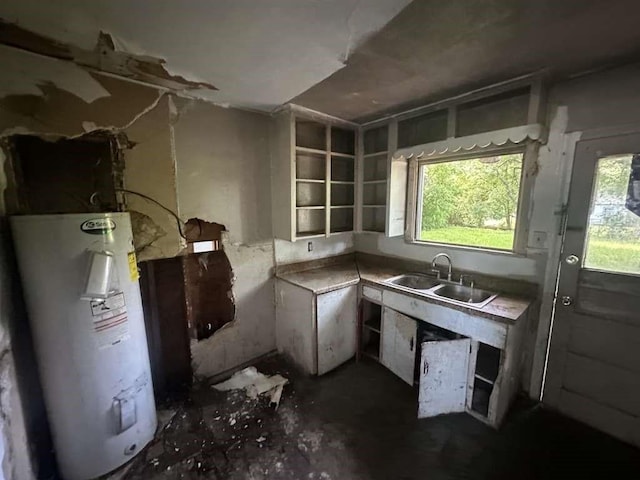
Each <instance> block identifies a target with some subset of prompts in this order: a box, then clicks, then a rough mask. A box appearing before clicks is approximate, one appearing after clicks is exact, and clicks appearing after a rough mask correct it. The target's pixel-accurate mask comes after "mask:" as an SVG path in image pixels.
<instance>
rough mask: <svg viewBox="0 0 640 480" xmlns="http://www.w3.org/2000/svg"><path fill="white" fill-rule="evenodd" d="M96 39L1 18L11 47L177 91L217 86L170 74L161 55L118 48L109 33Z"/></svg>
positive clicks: (3, 38) (2, 36)
mask: <svg viewBox="0 0 640 480" xmlns="http://www.w3.org/2000/svg"><path fill="white" fill-rule="evenodd" d="M96 39H97V40H96V43H95V46H94V47H93V48H91V49H87V50H85V49H82V48H79V47H76V46H74V45H69V44H66V43H63V42H59V41H57V40H54V39H52V38H50V37H47V36H44V35H40V34H38V33H34V32H32V31H31V30H27V29H25V28H23V27H21V26H19V25H16V24H14V23H9V22H5V21H3V20H2V19H0V43H2V44H5V45H7V46H10V47H12V48H16V49H19V50H22V51H26V52H31V53H35V54H38V55H43V56H46V57H48V58H56V59H59V60H64V61H65V62H73V63H74V64H76V65H79V66H81V67H83V68H85V69H87V70H89V71H96V72H104V73H106V74H109V75H115V76H116V77H122V78H127V79H130V80H134V81H136V82H144V83H146V84H150V85H154V86H158V87H160V88H168V89H171V90H172V91H175V92H189V91H190V90H194V89H196V90H217V89H216V87H214V86H213V85H211V84H209V83H206V82H197V81H193V80H188V79H186V78H184V77H182V76H180V75H172V74H170V73H169V72H168V71H167V69H166V68H165V63H166V62H165V61H164V60H163V59H161V58H155V57H151V56H148V55H135V54H131V53H128V52H124V51H122V50H119V49H117V48H116V43H117V42H116V41H115V40H114V38H113V37H112V36H111V35H110V34H109V33H105V32H103V31H100V32H99V33H98V34H97V35H96Z"/></svg>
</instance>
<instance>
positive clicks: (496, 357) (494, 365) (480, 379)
mask: <svg viewBox="0 0 640 480" xmlns="http://www.w3.org/2000/svg"><path fill="white" fill-rule="evenodd" d="M500 356H501V351H500V349H498V348H495V347H492V346H490V345H485V344H484V343H480V344H478V355H477V357H476V370H475V374H474V381H473V397H472V399H471V410H473V411H474V412H476V413H479V414H480V415H482V416H484V417H487V416H489V403H490V400H491V393H492V392H493V386H494V384H495V382H496V379H497V378H498V370H499V369H500Z"/></svg>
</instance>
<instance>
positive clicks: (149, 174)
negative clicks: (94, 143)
mask: <svg viewBox="0 0 640 480" xmlns="http://www.w3.org/2000/svg"><path fill="white" fill-rule="evenodd" d="M34 62H35V63H36V64H37V63H38V62H44V63H45V64H49V63H51V62H53V63H54V65H56V67H57V68H54V69H52V74H51V76H50V78H48V79H44V78H43V76H44V75H45V73H46V71H45V70H44V69H37V68H35V67H29V68H26V69H25V68H23V65H32V64H33V63H34ZM0 63H2V65H3V70H6V71H10V72H13V73H11V75H10V76H11V77H12V78H14V79H15V82H19V81H20V80H22V81H23V82H24V83H25V85H26V87H25V93H23V94H16V89H15V88H12V89H9V90H8V91H1V90H0V136H1V137H5V136H8V135H10V134H12V133H17V132H19V133H32V134H35V135H42V136H45V137H49V138H51V139H55V138H60V137H75V136H79V135H82V134H83V133H85V132H87V131H92V130H98V129H105V130H111V131H113V132H122V133H124V134H125V135H126V136H127V138H128V139H129V141H130V142H132V144H133V147H132V148H131V149H127V150H125V152H124V156H125V172H124V182H125V188H127V189H129V190H134V191H137V192H140V193H142V194H145V195H147V196H149V197H151V198H153V199H155V200H157V201H158V202H160V203H162V204H163V205H165V206H166V207H167V208H169V209H171V210H173V211H177V199H176V183H175V161H174V155H173V144H172V134H171V126H170V121H169V119H170V111H171V105H170V102H171V99H170V97H169V96H168V95H164V94H162V93H159V92H158V91H157V90H155V89H152V88H149V87H144V86H141V85H136V84H131V83H127V82H124V81H121V80H117V79H114V78H109V77H103V76H95V75H89V74H87V73H86V72H84V74H79V73H78V72H77V71H76V70H79V71H81V69H79V68H78V67H76V66H74V65H73V64H69V63H67V62H61V61H57V60H51V59H44V58H41V57H37V56H34V55H32V54H29V53H22V52H20V54H19V55H16V51H15V50H12V49H7V48H4V47H0ZM34 72H38V75H37V77H35V78H34V77H33V76H32V75H33V74H34ZM63 80H64V81H63ZM34 85H37V91H39V92H40V94H39V95H38V94H34V93H35V92H34V91H33V86H34ZM74 86H77V89H76V88H75V87H74ZM0 87H2V83H0ZM65 89H71V90H70V91H68V90H65ZM28 92H30V93H28ZM87 99H93V101H91V102H90V103H88V102H87V101H85V100H87ZM5 193H6V192H5ZM126 200H127V204H128V207H129V209H130V210H134V211H138V212H140V213H142V214H144V215H146V216H147V217H148V218H145V217H143V216H141V217H139V218H140V219H141V221H142V222H143V225H137V224H134V230H135V229H136V228H142V229H144V230H145V231H147V232H149V231H153V232H157V233H158V232H159V234H160V237H159V238H157V239H156V240H155V241H154V242H152V244H151V245H150V246H147V247H146V248H145V249H143V251H142V252H139V259H140V260H147V259H152V258H163V257H170V256H174V255H176V254H177V253H178V252H180V250H181V249H182V248H183V245H182V242H181V238H180V236H179V233H178V230H177V227H176V221H175V219H174V218H173V217H172V216H171V215H170V214H168V213H167V212H165V211H164V210H163V209H162V208H160V207H158V206H157V205H154V204H153V203H151V202H149V201H148V200H145V199H143V198H139V197H137V196H134V195H127V197H126ZM10 201H11V199H10V198H9V199H8V203H9V202H10ZM149 219H150V220H149ZM145 222H146V223H145ZM150 222H151V223H150ZM157 236H158V235H156V237H157Z"/></svg>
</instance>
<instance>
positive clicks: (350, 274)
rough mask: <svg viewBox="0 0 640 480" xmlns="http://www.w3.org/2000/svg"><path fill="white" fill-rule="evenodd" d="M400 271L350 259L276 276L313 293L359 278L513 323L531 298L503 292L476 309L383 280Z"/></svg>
mask: <svg viewBox="0 0 640 480" xmlns="http://www.w3.org/2000/svg"><path fill="white" fill-rule="evenodd" d="M403 273H409V272H407V271H406V270H403V269H395V268H390V267H384V266H378V265H369V264H359V265H356V263H355V262H354V261H352V262H348V263H341V264H336V265H329V266H325V267H321V268H314V269H310V270H303V271H298V272H292V273H283V274H278V275H276V276H277V277H278V278H280V279H282V280H285V281H287V282H289V283H292V284H294V285H297V286H299V287H302V288H305V289H307V290H310V291H312V292H313V293H315V294H321V293H326V292H330V291H332V290H337V289H340V288H343V287H347V286H349V285H356V284H358V283H359V282H360V281H362V282H364V283H366V284H369V285H372V286H376V287H378V288H385V289H387V290H393V291H396V292H398V293H402V294H404V295H407V296H410V297H414V298H417V299H419V300H423V301H426V302H429V303H433V304H435V305H442V306H444V307H448V308H453V309H456V310H460V311H463V312H466V313H469V314H472V315H477V316H480V317H485V318H489V319H492V320H496V321H500V322H503V323H513V322H514V321H516V320H517V319H518V318H520V317H521V316H522V315H523V314H524V313H525V312H526V310H527V308H528V307H529V305H531V303H532V300H531V299H526V298H520V297H516V296H512V295H507V294H498V296H497V297H496V298H495V299H493V300H492V301H491V302H489V303H488V304H487V305H485V306H484V307H482V308H478V307H474V306H472V305H461V304H458V303H454V302H450V301H448V300H447V299H445V298H438V297H434V296H426V295H422V294H419V293H417V292H412V291H410V290H408V289H406V288H402V287H398V286H396V285H392V284H389V283H385V280H387V279H389V278H391V277H395V276H397V275H402V274H403Z"/></svg>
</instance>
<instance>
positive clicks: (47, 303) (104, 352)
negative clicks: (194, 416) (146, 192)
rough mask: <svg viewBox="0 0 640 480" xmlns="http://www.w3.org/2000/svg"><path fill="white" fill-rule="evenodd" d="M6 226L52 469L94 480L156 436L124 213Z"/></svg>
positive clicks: (70, 479) (31, 219) (26, 219)
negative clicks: (53, 462)
mask: <svg viewBox="0 0 640 480" xmlns="http://www.w3.org/2000/svg"><path fill="white" fill-rule="evenodd" d="M11 227H12V231H13V239H14V243H15V249H16V255H17V258H18V267H19V270H20V275H21V277H22V285H23V290H24V295H25V300H26V304H27V313H28V315H29V321H30V323H31V329H32V332H33V340H34V345H35V351H36V357H37V362H38V367H39V371H40V376H41V380H42V386H43V390H44V397H45V405H46V408H47V413H48V417H49V424H50V426H51V431H52V434H53V442H54V447H55V452H56V458H57V460H58V466H59V468H60V472H61V474H62V476H63V478H65V479H66V480H86V479H90V478H95V477H98V476H100V475H103V474H105V473H107V472H109V471H111V470H113V469H115V468H117V467H119V466H120V465H122V464H123V463H125V462H127V461H128V460H130V459H131V458H132V457H133V456H135V455H136V454H137V453H138V452H140V450H141V449H142V448H143V447H144V446H145V445H146V444H147V443H148V442H149V441H150V440H151V439H152V438H153V436H154V433H155V430H156V410H155V402H154V398H153V386H152V383H151V371H150V367H149V353H148V348H147V338H146V333H145V326H144V318H143V313H142V301H141V298H140V287H139V285H138V270H137V266H136V258H135V253H134V249H133V235H132V233H131V220H130V218H129V214H128V213H99V214H90V213H88V214H70V215H34V216H17V217H12V218H11Z"/></svg>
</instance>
